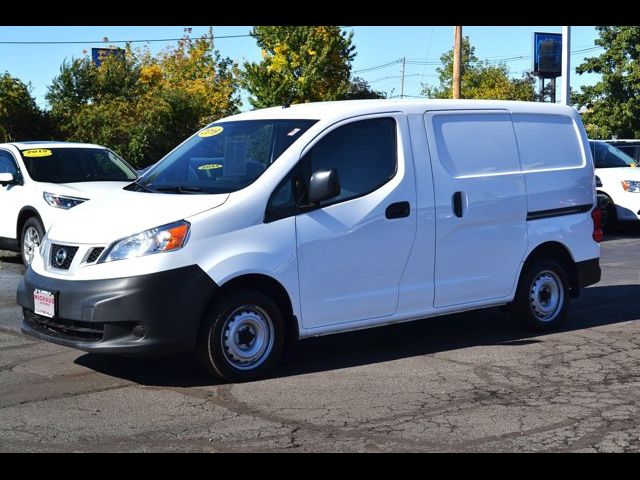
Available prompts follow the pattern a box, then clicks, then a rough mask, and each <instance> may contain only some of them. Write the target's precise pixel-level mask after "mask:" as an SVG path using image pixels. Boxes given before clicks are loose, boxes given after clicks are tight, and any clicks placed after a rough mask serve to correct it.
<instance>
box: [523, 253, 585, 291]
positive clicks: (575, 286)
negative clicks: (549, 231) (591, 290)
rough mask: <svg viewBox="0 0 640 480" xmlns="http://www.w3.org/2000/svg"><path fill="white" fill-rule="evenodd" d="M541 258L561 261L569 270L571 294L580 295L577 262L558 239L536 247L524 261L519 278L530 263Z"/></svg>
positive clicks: (567, 270)
mask: <svg viewBox="0 0 640 480" xmlns="http://www.w3.org/2000/svg"><path fill="white" fill-rule="evenodd" d="M541 259H548V260H555V261H557V262H559V263H560V264H561V265H562V266H563V267H564V268H565V270H566V272H567V276H568V280H569V294H570V296H571V297H573V298H576V297H578V296H579V295H580V282H579V280H578V269H577V267H576V262H575V260H574V259H573V255H571V251H570V250H569V249H568V248H567V246H566V245H564V244H562V243H560V242H557V241H549V242H544V243H541V244H540V245H538V246H537V247H536V248H534V249H533V250H532V251H531V252H530V253H529V255H528V256H527V259H526V260H525V261H524V263H523V265H522V269H521V270H520V276H519V277H518V278H521V277H522V275H523V273H524V272H525V271H526V270H527V268H528V267H529V265H531V264H532V263H533V262H535V261H537V260H541Z"/></svg>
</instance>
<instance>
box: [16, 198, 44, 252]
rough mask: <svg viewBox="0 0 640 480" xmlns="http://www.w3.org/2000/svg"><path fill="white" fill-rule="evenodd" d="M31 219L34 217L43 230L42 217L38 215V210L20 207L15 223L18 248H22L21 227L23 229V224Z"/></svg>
mask: <svg viewBox="0 0 640 480" xmlns="http://www.w3.org/2000/svg"><path fill="white" fill-rule="evenodd" d="M31 217H36V218H37V219H38V221H39V222H40V224H41V225H42V228H44V222H43V221H42V217H41V216H40V214H39V213H38V210H36V208H35V207H32V206H31V205H26V206H24V207H22V208H21V209H20V212H19V213H18V220H17V221H16V239H17V240H18V244H19V245H20V247H22V238H21V237H22V227H24V224H25V223H26V221H27V220H28V219H29V218H31ZM44 233H45V234H46V233H47V232H44Z"/></svg>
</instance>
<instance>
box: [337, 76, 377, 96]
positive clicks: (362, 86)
mask: <svg viewBox="0 0 640 480" xmlns="http://www.w3.org/2000/svg"><path fill="white" fill-rule="evenodd" d="M376 98H387V94H386V93H385V92H380V91H378V90H374V89H373V88H371V86H370V85H369V83H368V82H367V81H366V80H365V79H363V78H360V77H354V78H353V79H352V80H351V84H350V85H349V90H348V91H347V93H346V94H345V95H344V97H343V100H368V99H376Z"/></svg>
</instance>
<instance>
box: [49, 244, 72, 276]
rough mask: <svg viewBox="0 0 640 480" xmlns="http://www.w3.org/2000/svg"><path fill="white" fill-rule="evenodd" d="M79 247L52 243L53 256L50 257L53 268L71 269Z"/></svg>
mask: <svg viewBox="0 0 640 480" xmlns="http://www.w3.org/2000/svg"><path fill="white" fill-rule="evenodd" d="M77 251H78V247H69V246H68V245H56V244H55V243H54V244H52V245H51V256H50V258H49V264H50V265H51V266H52V267H53V268H58V269H60V270H69V267H70V266H71V262H72V261H73V257H75V256H76V252H77Z"/></svg>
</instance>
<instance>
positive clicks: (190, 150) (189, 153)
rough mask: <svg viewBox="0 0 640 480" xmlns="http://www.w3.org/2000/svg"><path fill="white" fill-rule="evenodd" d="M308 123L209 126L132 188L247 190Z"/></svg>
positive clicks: (233, 123)
mask: <svg viewBox="0 0 640 480" xmlns="http://www.w3.org/2000/svg"><path fill="white" fill-rule="evenodd" d="M314 123H316V120H245V121H235V122H233V121H232V122H224V123H219V124H213V125H210V126H208V127H207V128H205V129H203V130H200V131H199V132H198V134H197V135H194V136H193V137H191V138H190V139H189V140H187V141H186V142H185V143H184V144H182V145H181V146H180V147H178V148H177V149H176V150H174V151H173V152H171V153H170V154H169V155H167V156H166V157H164V158H163V159H162V160H161V161H160V162H158V163H157V164H156V165H154V166H153V167H151V169H149V171H147V172H146V173H145V174H144V175H143V176H142V177H141V178H140V179H139V180H138V182H136V185H138V186H141V187H143V188H144V189H146V190H148V191H152V192H163V193H231V192H235V191H237V190H240V189H242V188H244V187H246V186H248V185H250V184H252V183H253V182H254V181H255V180H256V179H257V178H258V177H259V176H260V175H262V173H263V172H264V171H265V170H266V169H267V168H269V166H270V165H271V164H273V162H275V161H276V159H277V158H278V157H279V156H280V155H281V154H282V153H283V152H284V151H285V150H286V149H287V148H289V146H291V144H292V143H293V142H295V141H296V140H297V139H298V138H300V136H301V135H302V134H303V133H304V132H306V131H307V130H308V129H309V128H310V127H311V126H312V125H313V124H314ZM132 186H133V185H132Z"/></svg>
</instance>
